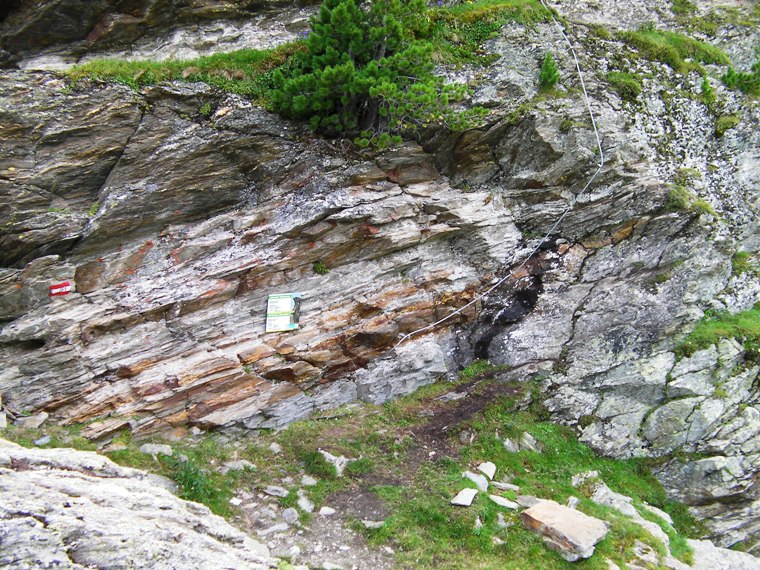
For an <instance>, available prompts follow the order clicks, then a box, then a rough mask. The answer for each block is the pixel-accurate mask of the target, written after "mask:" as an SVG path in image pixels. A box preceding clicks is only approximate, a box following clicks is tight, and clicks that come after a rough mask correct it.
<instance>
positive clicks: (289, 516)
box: [282, 507, 298, 525]
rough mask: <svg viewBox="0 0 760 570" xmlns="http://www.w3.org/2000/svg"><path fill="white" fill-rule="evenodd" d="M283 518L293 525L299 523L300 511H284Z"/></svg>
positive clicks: (290, 508) (291, 508)
mask: <svg viewBox="0 0 760 570" xmlns="http://www.w3.org/2000/svg"><path fill="white" fill-rule="evenodd" d="M282 518H283V519H285V522H286V523H288V524H290V525H293V524H296V523H297V522H298V510H297V509H294V508H293V507H289V508H287V509H285V510H284V511H282Z"/></svg>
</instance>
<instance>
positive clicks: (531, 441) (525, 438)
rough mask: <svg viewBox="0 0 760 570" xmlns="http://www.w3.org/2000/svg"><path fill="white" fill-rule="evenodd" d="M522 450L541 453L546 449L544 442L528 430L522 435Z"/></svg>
mask: <svg viewBox="0 0 760 570" xmlns="http://www.w3.org/2000/svg"><path fill="white" fill-rule="evenodd" d="M520 450H521V451H532V452H534V453H541V452H542V451H543V450H544V446H543V444H542V443H541V442H540V441H538V440H537V439H536V438H535V437H533V436H532V435H531V434H529V433H528V432H527V431H526V432H523V434H522V435H521V436H520Z"/></svg>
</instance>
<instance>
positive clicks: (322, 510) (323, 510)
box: [319, 507, 336, 517]
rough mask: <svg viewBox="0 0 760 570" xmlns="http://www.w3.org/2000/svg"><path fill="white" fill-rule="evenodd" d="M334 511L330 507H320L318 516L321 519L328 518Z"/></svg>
mask: <svg viewBox="0 0 760 570" xmlns="http://www.w3.org/2000/svg"><path fill="white" fill-rule="evenodd" d="M335 512H336V511H335V509H333V508H332V507H321V508H320V509H319V514H320V515H321V516H323V517H330V516H332V515H334V514H335Z"/></svg>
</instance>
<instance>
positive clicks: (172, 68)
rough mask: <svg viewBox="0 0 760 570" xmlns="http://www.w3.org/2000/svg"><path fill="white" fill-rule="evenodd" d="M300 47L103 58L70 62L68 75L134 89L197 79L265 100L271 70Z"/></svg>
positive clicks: (203, 110) (206, 105) (203, 108)
mask: <svg viewBox="0 0 760 570" xmlns="http://www.w3.org/2000/svg"><path fill="white" fill-rule="evenodd" d="M303 49H304V48H303V42H300V41H297V42H291V43H288V44H283V45H281V46H278V47H275V48H272V49H266V50H255V49H244V50H238V51H232V52H227V53H219V54H214V55H210V56H205V57H199V58H196V59H191V60H167V61H160V62H158V61H132V60H116V59H103V60H95V61H91V62H89V63H85V64H83V65H77V66H74V67H73V68H72V69H71V70H70V71H69V72H68V77H69V78H70V79H71V80H73V81H79V80H82V79H94V80H103V81H114V82H117V83H122V84H124V85H128V86H129V87H131V88H133V89H136V90H137V89H139V88H140V87H142V86H144V85H155V84H158V83H161V82H164V81H188V82H194V81H201V82H203V83H207V84H209V85H212V86H214V87H218V88H220V89H223V90H225V91H229V92H231V93H237V94H239V95H244V96H246V97H248V98H250V99H252V100H254V101H256V102H258V103H261V104H266V103H268V100H269V91H270V90H271V89H272V88H273V87H274V86H275V85H274V83H273V71H274V70H276V69H282V68H283V67H285V66H286V65H287V62H288V60H289V59H290V57H291V56H292V55H293V54H295V53H296V52H298V51H300V50H303ZM211 111H212V108H211V105H210V103H208V102H207V103H204V105H202V106H201V108H200V109H199V114H200V115H202V116H208V115H210V114H211Z"/></svg>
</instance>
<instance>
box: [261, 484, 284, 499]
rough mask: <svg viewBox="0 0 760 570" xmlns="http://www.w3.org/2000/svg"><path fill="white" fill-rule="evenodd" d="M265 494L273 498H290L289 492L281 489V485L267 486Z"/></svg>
mask: <svg viewBox="0 0 760 570" xmlns="http://www.w3.org/2000/svg"><path fill="white" fill-rule="evenodd" d="M264 493H266V494H267V495H270V496H271V497H287V496H288V490H287V489H286V488H285V487H280V486H279V485H267V486H266V487H264Z"/></svg>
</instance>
